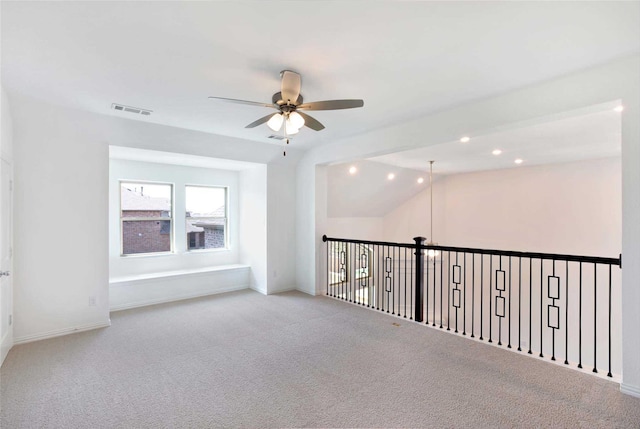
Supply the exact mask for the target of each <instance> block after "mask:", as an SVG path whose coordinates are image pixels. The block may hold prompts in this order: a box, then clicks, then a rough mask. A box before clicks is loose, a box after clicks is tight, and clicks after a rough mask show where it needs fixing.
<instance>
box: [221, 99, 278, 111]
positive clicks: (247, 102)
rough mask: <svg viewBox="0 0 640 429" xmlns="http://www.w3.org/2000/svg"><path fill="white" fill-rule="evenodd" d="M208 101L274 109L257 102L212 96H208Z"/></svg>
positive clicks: (269, 105) (271, 105) (270, 105)
mask: <svg viewBox="0 0 640 429" xmlns="http://www.w3.org/2000/svg"><path fill="white" fill-rule="evenodd" d="M209 99H210V100H221V101H226V102H228V103H238V104H248V105H250V106H259V107H271V108H274V109H275V106H274V105H273V104H267V103H260V102H258V101H247V100H236V99H235V98H224V97H213V96H210V97H209Z"/></svg>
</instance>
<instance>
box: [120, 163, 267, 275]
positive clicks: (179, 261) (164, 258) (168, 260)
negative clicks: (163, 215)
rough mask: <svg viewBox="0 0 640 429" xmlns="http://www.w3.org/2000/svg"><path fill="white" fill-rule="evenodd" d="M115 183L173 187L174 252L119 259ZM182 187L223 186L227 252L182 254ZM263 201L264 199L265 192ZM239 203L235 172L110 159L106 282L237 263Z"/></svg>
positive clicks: (236, 174) (183, 243)
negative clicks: (226, 197) (157, 184)
mask: <svg viewBox="0 0 640 429" xmlns="http://www.w3.org/2000/svg"><path fill="white" fill-rule="evenodd" d="M120 180H130V181H150V182H162V183H170V184H173V193H174V201H173V212H174V213H175V217H174V222H173V223H174V225H173V228H174V253H172V254H164V255H152V256H151V255H150V256H120ZM186 185H208V186H220V187H227V188H228V191H227V192H228V195H227V196H228V201H229V206H228V230H227V234H228V240H229V241H228V243H229V248H228V249H224V250H209V251H192V252H189V251H187V239H186V232H185V228H186V226H185V222H184V213H185V211H186V209H185V186H186ZM263 198H266V197H265V196H264V192H263ZM239 199H240V186H239V173H238V172H237V171H231V170H217V169H210V168H196V167H186V166H180V165H168V164H157V163H151V162H139V161H127V160H121V159H111V160H110V166H109V278H110V279H116V278H118V277H127V276H133V275H139V274H149V273H157V272H162V271H173V270H189V269H198V268H205V267H213V266H219V265H229V264H237V263H238V262H239V260H240V259H239V255H240V253H239V249H240V240H239V231H240V230H241V229H242V225H241V222H240V217H239ZM180 214H181V215H180ZM248 221H249V220H247V222H248Z"/></svg>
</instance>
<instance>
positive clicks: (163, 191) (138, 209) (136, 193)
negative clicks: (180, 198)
mask: <svg viewBox="0 0 640 429" xmlns="http://www.w3.org/2000/svg"><path fill="white" fill-rule="evenodd" d="M172 195H173V187H172V185H169V184H158V183H135V182H120V225H121V228H120V230H121V233H122V237H121V240H122V255H134V254H141V253H163V252H171V250H172V246H171V243H172V239H171V238H172V237H171V236H172V234H171V231H172V228H171V223H172V221H171V213H172V198H171V196H172Z"/></svg>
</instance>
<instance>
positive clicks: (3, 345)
mask: <svg viewBox="0 0 640 429" xmlns="http://www.w3.org/2000/svg"><path fill="white" fill-rule="evenodd" d="M11 347H13V336H12V335H11V330H9V332H7V333H6V334H5V336H4V337H3V338H2V341H0V366H2V364H3V363H4V359H5V358H6V357H7V355H8V354H9V350H11Z"/></svg>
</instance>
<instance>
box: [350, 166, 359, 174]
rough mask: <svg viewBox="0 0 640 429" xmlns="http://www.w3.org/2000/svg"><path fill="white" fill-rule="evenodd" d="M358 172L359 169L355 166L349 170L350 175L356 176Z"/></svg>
mask: <svg viewBox="0 0 640 429" xmlns="http://www.w3.org/2000/svg"><path fill="white" fill-rule="evenodd" d="M357 172H358V169H357V168H356V167H355V166H353V165H352V166H351V168H349V174H356V173H357Z"/></svg>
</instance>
